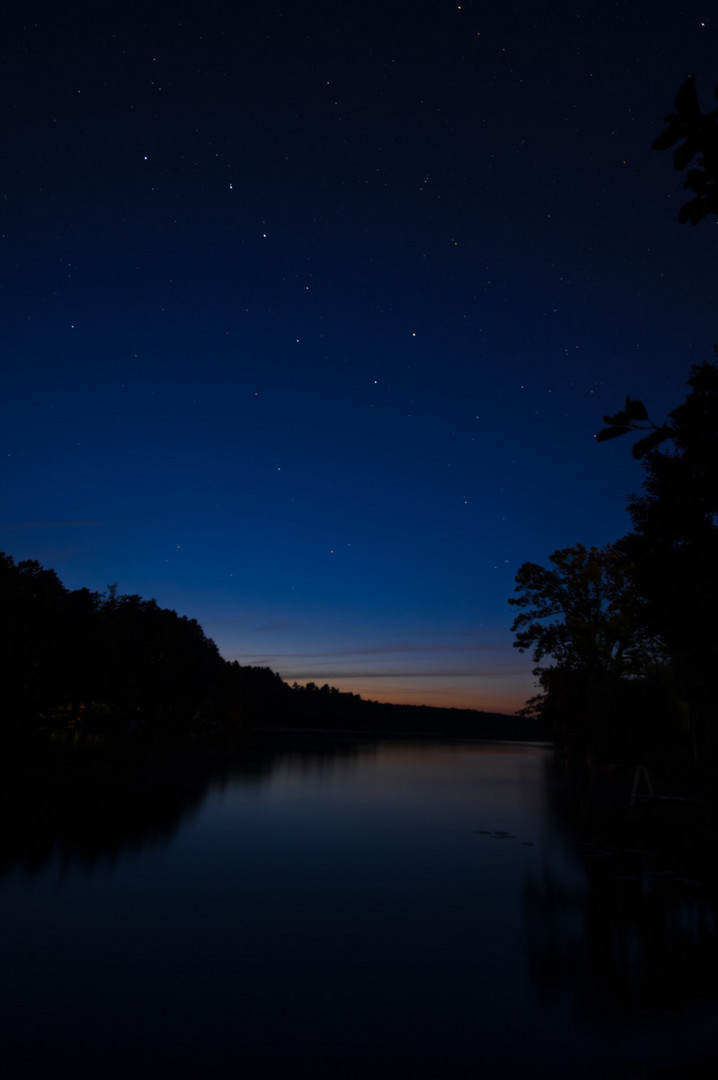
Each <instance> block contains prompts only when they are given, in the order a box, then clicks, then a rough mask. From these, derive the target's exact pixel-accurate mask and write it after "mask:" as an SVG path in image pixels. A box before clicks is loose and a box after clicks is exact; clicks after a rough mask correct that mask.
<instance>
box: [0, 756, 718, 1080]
mask: <svg viewBox="0 0 718 1080" xmlns="http://www.w3.org/2000/svg"><path fill="white" fill-rule="evenodd" d="M550 762H551V758H550V755H549V753H548V751H546V750H542V749H539V748H531V747H516V746H513V747H510V746H496V745H494V746H486V745H484V746H481V745H476V744H474V745H455V744H454V745H443V744H442V745H414V744H411V743H406V742H404V743H401V744H398V743H397V744H380V745H363V746H351V745H349V746H345V747H344V748H343V749H341V750H337V751H336V752H329V751H325V752H323V753H321V754H317V753H313V752H311V751H303V752H294V753H291V754H289V753H282V752H274V753H270V752H266V753H265V752H259V751H254V752H253V753H252V754H250V755H248V756H247V758H246V761H242V760H241V759H240V761H239V763H238V766H237V767H236V768H234V769H231V770H227V769H223V770H222V771H221V773H218V772H217V770H214V771H213V769H212V768H209V769H205V771H204V772H203V774H202V776H201V778H199V779H197V780H189V781H186V782H184V785H183V786H182V789H181V791H179V792H178V790H177V786H176V785H174V787H173V786H172V785H169V784H166V785H165V786H164V788H162V787H161V788H160V791H159V797H158V793H157V791H155V790H154V789H153V790H150V789H151V788H152V785H151V784H150V782H149V781H147V780H145V782H144V785H143V782H142V779H141V778H140V779H139V780H138V779H137V777H134V778H133V780H132V783H131V784H130V785H129V787H128V790H127V792H125V793H123V795H122V799H121V800H120V802H119V803H118V802H117V800H115V801H114V802H113V801H112V799H110V800H109V801H108V802H107V803H105V802H103V800H102V799H100V800H99V803H97V802H96V801H94V800H93V801H92V802H91V803H90V804H87V805H82V804H81V800H80V805H79V807H78V806H77V805H76V806H75V812H74V816H73V815H72V814H71V815H70V816H69V817H66V818H62V815H60V817H61V818H62V820H61V821H60V823H59V824H58V826H57V833H56V835H52V834H51V833H48V827H47V824H45V826H44V831H43V832H42V836H40V837H38V836H37V835H35V836H34V837H32V836H31V841H32V842H30V840H27V841H23V843H27V844H28V845H29V846H30V847H31V848H32V850H29V851H26V850H23V848H22V844H20V843H19V842H18V843H17V844H16V845H15V847H14V848H13V847H12V843H11V842H10V847H9V849H10V854H9V855H8V857H7V858H6V860H5V871H4V874H3V875H2V877H0V937H1V939H2V971H1V974H0V981H1V984H2V989H1V992H0V1030H1V1031H2V1060H0V1067H3V1066H4V1067H3V1073H4V1075H6V1076H23V1075H27V1076H52V1075H58V1076H62V1075H69V1076H75V1077H81V1076H88V1077H89V1076H93V1077H105V1076H128V1075H130V1074H134V1075H135V1076H137V1075H139V1076H144V1075H147V1076H173V1077H174V1076H197V1077H199V1076H206V1077H215V1076H218V1077H222V1076H245V1077H255V1076H256V1077H274V1076H277V1077H283V1076H286V1077H314V1076H333V1077H352V1076H356V1077H364V1076H366V1077H377V1076H397V1077H403V1076H411V1077H422V1076H436V1077H439V1076H441V1077H452V1076H457V1077H458V1076H461V1077H470V1076H471V1077H474V1076H476V1077H483V1076H486V1077H500V1078H503V1077H520V1076H539V1077H540V1076H546V1077H549V1076H551V1077H557V1076H558V1077H562V1076H565V1077H570V1076H614V1075H619V1076H624V1075H625V1076H634V1075H636V1076H638V1075H649V1073H648V1072H647V1071H644V1072H641V1071H635V1070H636V1069H637V1068H638V1065H639V1064H640V1065H641V1067H645V1069H648V1067H649V1066H658V1065H669V1064H674V1063H677V1062H683V1063H685V1062H687V1061H693V1060H696V1061H697V1060H701V1061H703V1060H706V1059H707V1056H708V1055H709V1053H711V1052H712V1051H713V1050H714V1049H715V1042H716V1040H715V1036H716V1033H717V1031H718V1011H717V1008H716V999H715V987H716V980H715V978H714V976H715V965H716V957H717V955H718V953H717V951H716V932H717V927H716V922H715V908H714V906H713V903H712V900H711V898H710V892H709V890H707V889H706V887H705V886H704V885H703V884H702V882H701V881H700V880H698V879H693V878H690V877H687V876H686V875H685V870H684V869H681V871H680V874H679V873H678V871H677V870H676V869H675V868H667V867H666V866H663V867H659V866H658V863H659V862H660V853H656V852H653V851H647V850H644V849H642V848H641V846H640V841H639V842H638V846H636V841H635V839H632V840H631V845H633V846H631V845H628V844H627V845H624V846H625V850H622V851H621V852H620V853H619V854H620V858H619V855H618V854H617V853H616V850H615V848H612V847H610V845H609V846H607V847H604V848H600V847H599V846H597V845H596V843H595V841H594V840H593V839H588V838H587V837H585V836H582V835H581V832H580V829H578V830H577V818H576V814H577V807H576V804H575V803H572V801H571V798H570V797H569V798H566V797H565V793H564V796H561V797H559V795H560V791H561V786H560V784H559V785H558V786H557V785H556V783H555V780H554V779H552V774H551V769H550ZM557 792H559V795H557ZM6 846H8V845H7V842H6ZM651 860H653V867H652V869H651ZM646 867H648V871H647V870H646ZM681 875H683V876H681ZM629 1067H630V1068H629ZM683 1067H684V1068H685V1064H684V1066H683ZM676 1075H679V1073H676ZM684 1075H685V1073H684Z"/></svg>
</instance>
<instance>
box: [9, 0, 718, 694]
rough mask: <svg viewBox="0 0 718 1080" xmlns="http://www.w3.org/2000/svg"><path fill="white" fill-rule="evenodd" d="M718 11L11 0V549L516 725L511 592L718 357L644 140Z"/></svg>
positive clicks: (587, 521)
mask: <svg viewBox="0 0 718 1080" xmlns="http://www.w3.org/2000/svg"><path fill="white" fill-rule="evenodd" d="M711 10H712V6H711V5H709V4H707V3H701V4H698V3H693V2H692V0H687V2H685V3H681V4H679V3H677V2H671V3H668V2H664V0H651V2H646V0H628V2H626V0H618V2H615V0H577V2H575V3H567V2H563V0H553V2H547V3H543V4H536V3H535V2H531V0H519V2H515V3H511V2H508V0H507V2H504V0H501V2H499V0H486V2H479V0H473V2H471V0H466V2H463V3H460V4H458V3H455V2H448V0H446V2H445V0H423V2H422V0H417V2H413V3H408V2H405V0H382V2H381V3H377V2H375V0H365V2H364V3H362V4H356V3H348V2H343V0H332V2H328V0H327V2H325V0H306V2H301V3H299V2H294V0H291V2H290V0H287V2H285V3H274V2H267V3H266V4H257V3H245V2H244V0H215V2H212V0H204V2H203V3H188V2H184V0H176V2H173V0H165V2H163V3H159V2H156V0H145V2H144V3H137V2H136V0H122V2H115V0H107V2H104V0H97V2H96V3H92V4H90V3H77V4H72V5H63V4H57V3H55V2H53V3H48V2H43V0H40V2H37V3H10V5H9V14H8V15H6V16H5V17H4V27H3V33H2V35H1V36H0V53H1V54H2V63H1V64H0V78H1V79H2V83H3V92H2V111H3V119H4V124H3V136H2V138H3V151H4V152H3V155H2V180H1V184H0V214H1V215H2V220H1V222H0V233H1V246H0V253H1V257H2V274H1V276H0V286H1V291H0V302H1V303H2V326H3V335H2V349H1V356H2V361H1V374H2V394H1V396H0V415H1V418H2V422H1V425H0V433H1V439H2V441H1V443H0V470H1V471H0V491H1V493H2V502H1V504H0V549H3V550H5V551H6V552H7V553H9V554H11V555H12V556H13V557H14V558H15V559H16V560H19V559H26V558H34V559H38V560H39V561H40V562H41V563H42V564H43V565H45V566H50V567H53V568H54V569H55V570H56V571H57V573H58V575H59V577H60V579H61V580H62V581H63V582H64V584H65V585H66V586H68V587H70V588H76V587H80V586H88V587H89V588H92V589H97V590H103V589H105V588H106V586H107V585H109V584H111V583H117V585H118V588H119V591H120V592H121V593H139V594H140V595H141V596H143V597H145V598H150V597H154V598H155V599H156V600H157V602H158V603H159V604H160V605H161V606H163V607H170V608H174V609H175V610H177V611H178V612H179V613H180V614H185V615H188V616H190V617H193V618H196V619H197V620H198V621H199V622H200V623H201V625H202V627H203V628H204V630H205V632H206V633H207V634H208V635H209V636H210V637H212V638H213V639H214V640H215V641H216V643H217V645H218V646H219V648H220V651H221V652H222V655H223V656H225V657H226V658H228V659H232V660H234V659H236V660H239V661H240V663H246V664H263V665H265V664H266V665H269V666H270V667H272V668H273V669H274V670H276V671H278V672H279V673H280V674H281V675H282V677H283V678H285V679H287V680H288V681H290V682H292V681H294V680H297V681H299V682H305V681H307V680H314V681H315V682H317V683H319V684H322V683H324V682H329V683H330V684H332V685H336V686H339V687H340V688H341V689H342V690H350V691H354V692H357V693H361V694H362V695H363V696H366V697H372V698H375V699H378V700H382V701H397V702H414V703H424V704H428V705H456V706H462V707H463V706H470V707H475V708H484V709H498V710H502V711H513V709H515V708H517V707H518V706H520V705H521V704H522V703H523V701H524V700H525V698H526V697H528V696H529V695H530V694H531V693H532V692H533V677H532V675H531V667H532V663H531V659H530V657H527V656H521V655H520V654H519V653H518V652H517V651H516V650H515V649H513V648H512V635H511V633H510V626H511V622H512V618H513V612H512V609H511V608H510V607H509V606H508V604H507V598H508V597H509V596H511V595H512V593H513V589H514V576H515V574H516V570H517V568H518V567H519V565H520V564H521V563H523V562H525V561H527V560H531V561H535V562H545V561H546V559H547V557H548V555H549V554H550V553H551V552H552V551H553V550H555V549H557V548H560V547H566V546H568V545H570V544H574V543H577V542H579V541H580V542H583V543H585V544H587V545H590V544H599V545H600V544H605V543H607V542H609V541H611V540H614V539H617V538H618V537H620V536H621V535H623V534H624V533H625V532H626V531H627V530H628V527H629V521H628V516H627V514H626V510H625V507H626V499H627V496H628V495H629V494H630V493H631V492H633V491H636V490H637V489H638V488H639V487H640V483H641V477H642V474H641V469H640V466H639V465H637V464H636V463H634V462H633V461H632V459H631V456H630V445H629V443H628V442H627V441H621V440H619V441H617V442H614V443H608V444H601V445H597V444H596V443H595V440H594V434H595V432H596V431H597V430H598V429H599V428H600V427H601V426H602V423H601V416H602V414H603V413H606V412H615V411H617V409H618V408H620V407H621V405H622V403H623V400H624V398H625V395H626V394H631V395H632V396H637V397H640V398H642V399H643V400H644V401H645V403H646V405H647V406H648V408H649V411H650V412H651V414H652V415H655V417H656V418H657V419H660V418H662V417H663V415H664V414H665V411H666V410H667V409H669V408H671V407H674V406H675V405H677V404H678V403H679V402H680V401H681V400H682V399H683V397H684V395H685V382H686V379H687V377H688V374H689V371H690V366H691V364H694V363H700V362H702V361H704V360H710V359H711V357H712V348H711V344H712V342H713V341H714V340H718V326H716V317H715V312H716V275H715V255H716V241H717V238H718V234H716V232H715V223H712V222H708V221H706V222H704V223H703V224H702V225H700V226H698V227H697V228H693V227H692V226H690V225H679V224H678V220H677V215H678V210H679V207H680V205H681V204H682V202H683V201H684V195H683V192H682V189H681V184H682V176H681V175H680V174H679V173H677V172H676V171H675V170H674V168H673V165H672V161H671V158H670V155H669V154H666V153H662V154H659V153H657V152H656V151H653V150H652V149H651V146H650V144H651V141H652V140H653V138H654V137H655V136H656V135H657V134H659V132H660V131H661V130H662V128H663V117H664V116H665V114H666V113H668V112H669V111H671V109H672V107H673V100H674V98H675V94H676V91H677V90H678V87H679V86H680V84H681V83H682V82H683V80H684V79H685V78H686V77H687V76H688V75H691V74H692V75H695V77H696V79H697V87H698V93H699V97H700V99H701V102H702V104H703V107H704V108H712V107H713V105H714V104H715V101H714V86H715V84H716V82H717V81H718V17H715V15H714V17H713V18H711V17H710V15H711Z"/></svg>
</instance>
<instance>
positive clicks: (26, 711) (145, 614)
mask: <svg viewBox="0 0 718 1080" xmlns="http://www.w3.org/2000/svg"><path fill="white" fill-rule="evenodd" d="M0 656H1V657H2V669H1V671H0V678H1V685H0V688H1V696H0V703H1V709H2V711H1V713H0V715H2V719H3V729H4V730H3V735H4V736H6V737H9V736H14V735H17V734H18V733H20V734H23V733H27V732H30V731H37V729H38V726H40V727H43V726H44V727H48V726H49V727H54V728H56V729H60V730H67V729H68V728H70V729H74V730H75V731H77V732H96V733H118V734H126V733H136V734H144V733H150V734H160V735H168V736H173V735H178V734H183V733H188V732H192V733H197V732H199V733H202V732H207V733H226V732H231V731H236V730H242V729H244V728H266V727H273V728H317V729H324V730H328V729H330V730H364V731H372V732H381V731H414V732H423V733H441V732H443V733H446V734H463V735H468V736H473V737H482V738H509V739H510V738H522V737H523V738H526V737H530V736H531V735H532V733H533V732H534V731H535V728H536V725H535V724H532V723H531V722H530V721H529V722H526V721H524V722H521V721H519V720H517V719H516V718H511V717H507V716H504V715H502V714H495V713H485V712H480V711H477V710H473V709H440V708H427V707H417V706H408V705H389V704H384V703H380V702H377V701H371V700H366V699H364V698H362V697H360V696H359V694H354V693H348V692H342V691H340V690H339V689H337V687H334V686H329V685H328V684H326V683H325V684H324V685H323V686H317V684H316V683H314V682H309V683H307V684H306V685H305V686H303V685H299V684H298V683H296V682H295V683H294V684H293V685H291V686H290V685H289V684H287V683H286V682H284V680H283V679H282V678H281V677H280V676H279V675H278V674H277V673H276V672H274V671H272V670H271V668H268V667H256V666H251V665H244V664H239V663H238V662H237V661H236V660H234V661H229V660H225V659H224V658H223V657H222V656H221V655H220V652H219V649H218V648H217V646H216V644H215V643H214V641H212V639H211V638H209V637H207V635H206V634H205V633H204V631H203V630H202V627H201V626H200V625H199V623H198V622H197V621H196V620H195V619H190V618H187V617H186V616H184V615H178V614H177V612H175V611H172V610H169V609H167V608H162V607H160V606H159V604H158V603H157V601H156V600H144V599H143V598H142V597H141V596H138V595H136V594H135V595H127V596H125V595H120V594H119V593H118V591H117V587H116V586H114V585H112V586H109V587H108V588H107V589H106V590H105V591H104V592H102V593H99V592H92V591H91V590H89V589H86V588H81V589H67V588H65V586H64V585H63V584H62V583H61V581H60V580H59V578H58V576H57V574H56V573H55V571H54V570H51V569H45V568H44V567H42V566H41V565H40V563H38V562H37V561H35V560H31V559H28V560H24V561H21V562H17V563H16V562H15V561H14V559H13V558H12V556H10V555H7V554H2V553H0Z"/></svg>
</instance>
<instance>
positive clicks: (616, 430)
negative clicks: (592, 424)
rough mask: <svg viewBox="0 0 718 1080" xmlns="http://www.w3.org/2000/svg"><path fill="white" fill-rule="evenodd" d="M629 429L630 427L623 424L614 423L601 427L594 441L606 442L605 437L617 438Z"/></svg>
mask: <svg viewBox="0 0 718 1080" xmlns="http://www.w3.org/2000/svg"><path fill="white" fill-rule="evenodd" d="M630 430H631V429H630V427H627V426H626V425H625V424H621V425H618V424H614V426H613V427H607V428H603V430H602V431H599V433H598V435H597V436H596V442H606V440H607V439H617V438H618V436H619V435H625V434H626V432H628V431H630Z"/></svg>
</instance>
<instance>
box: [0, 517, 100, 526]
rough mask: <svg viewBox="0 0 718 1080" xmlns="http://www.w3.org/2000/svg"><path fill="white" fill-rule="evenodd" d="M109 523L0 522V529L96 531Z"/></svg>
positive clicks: (83, 520)
mask: <svg viewBox="0 0 718 1080" xmlns="http://www.w3.org/2000/svg"><path fill="white" fill-rule="evenodd" d="M109 524H110V523H109V521H93V520H90V519H83V518H78V519H73V520H70V521H0V529H96V528H99V527H100V526H102V525H109Z"/></svg>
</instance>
